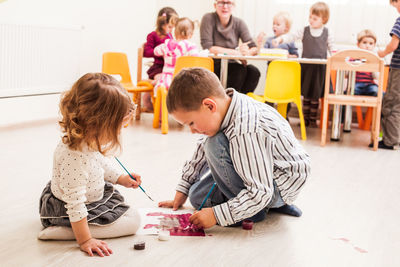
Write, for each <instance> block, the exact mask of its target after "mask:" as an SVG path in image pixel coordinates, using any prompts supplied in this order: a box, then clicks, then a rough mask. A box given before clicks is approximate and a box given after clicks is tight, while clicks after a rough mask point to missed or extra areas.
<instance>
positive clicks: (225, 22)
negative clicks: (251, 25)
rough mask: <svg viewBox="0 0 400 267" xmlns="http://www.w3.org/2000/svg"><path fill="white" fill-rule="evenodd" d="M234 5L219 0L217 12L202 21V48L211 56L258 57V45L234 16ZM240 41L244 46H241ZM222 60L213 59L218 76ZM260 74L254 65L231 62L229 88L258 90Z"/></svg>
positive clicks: (245, 91)
mask: <svg viewBox="0 0 400 267" xmlns="http://www.w3.org/2000/svg"><path fill="white" fill-rule="evenodd" d="M234 6H235V1H233V0H216V1H215V2H214V8H215V11H216V12H213V13H207V14H205V15H204V16H203V18H202V19H201V25H200V39H201V45H202V47H203V49H208V50H209V51H210V53H214V54H227V55H245V56H249V55H256V54H257V46H256V44H255V42H254V41H253V39H252V38H251V36H250V32H249V29H248V28H247V26H246V24H245V23H244V21H243V20H241V19H240V18H237V17H234V16H232V11H233V8H234ZM239 39H240V40H241V41H242V44H241V45H240V46H239ZM220 69H221V60H219V59H214V72H215V74H216V75H217V76H218V77H219V75H220ZM259 78H260V71H259V70H258V69H257V67H255V66H253V65H247V62H246V61H245V60H243V61H242V64H240V63H238V62H236V61H234V60H230V61H229V64H228V81H227V86H228V87H233V88H235V89H236V90H237V91H239V92H241V93H244V94H246V93H248V92H253V91H254V89H255V88H256V87H257V84H258V80H259Z"/></svg>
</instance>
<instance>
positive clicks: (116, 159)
mask: <svg viewBox="0 0 400 267" xmlns="http://www.w3.org/2000/svg"><path fill="white" fill-rule="evenodd" d="M114 158H115V159H116V160H117V161H118V163H119V165H121V167H122V168H124V170H125V171H126V173H127V174H128V175H129V176H130V177H131V178H132V179H133V180H135V181H136V179H135V177H133V176H132V174H130V172H128V170H127V169H126V168H125V167H124V165H123V164H122V163H121V161H119V159H118V158H117V157H114ZM139 188H140V189H142V191H143V193H144V194H145V195H146V196H147V197H148V198H149V199H150V200H151V201H154V200H153V199H152V198H151V197H150V196H149V195H148V194H147V193H146V191H144V189H143V187H141V186H140V185H139Z"/></svg>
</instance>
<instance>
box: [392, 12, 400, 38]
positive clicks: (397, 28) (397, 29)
mask: <svg viewBox="0 0 400 267" xmlns="http://www.w3.org/2000/svg"><path fill="white" fill-rule="evenodd" d="M393 35H396V36H397V37H399V38H400V17H398V18H397V20H396V22H395V23H394V26H393V28H392V31H391V32H390V36H393Z"/></svg>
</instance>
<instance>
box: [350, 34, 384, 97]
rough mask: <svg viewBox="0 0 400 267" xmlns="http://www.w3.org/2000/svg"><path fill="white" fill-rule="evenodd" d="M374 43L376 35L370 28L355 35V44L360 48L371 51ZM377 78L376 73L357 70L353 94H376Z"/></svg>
mask: <svg viewBox="0 0 400 267" xmlns="http://www.w3.org/2000/svg"><path fill="white" fill-rule="evenodd" d="M375 44H376V35H375V33H374V32H373V31H371V30H362V31H361V32H359V33H358V35H357V46H358V48H360V49H365V50H369V51H373V50H374V48H375ZM377 79H378V77H377V74H376V73H372V72H363V71H357V73H356V86H355V90H354V94H355V95H370V96H377V95H378V85H377V82H376V80H377Z"/></svg>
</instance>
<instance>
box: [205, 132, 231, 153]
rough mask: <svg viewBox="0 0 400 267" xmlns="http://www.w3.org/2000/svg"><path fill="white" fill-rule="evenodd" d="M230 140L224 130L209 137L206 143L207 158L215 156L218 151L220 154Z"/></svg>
mask: <svg viewBox="0 0 400 267" xmlns="http://www.w3.org/2000/svg"><path fill="white" fill-rule="evenodd" d="M228 147H229V142H228V139H227V138H226V136H225V134H223V133H222V132H219V133H217V134H216V135H214V136H211V137H208V138H207V140H206V143H205V145H204V151H205V154H206V157H207V158H209V159H210V158H214V156H215V155H216V153H218V154H220V153H221V150H222V149H223V148H228Z"/></svg>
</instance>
